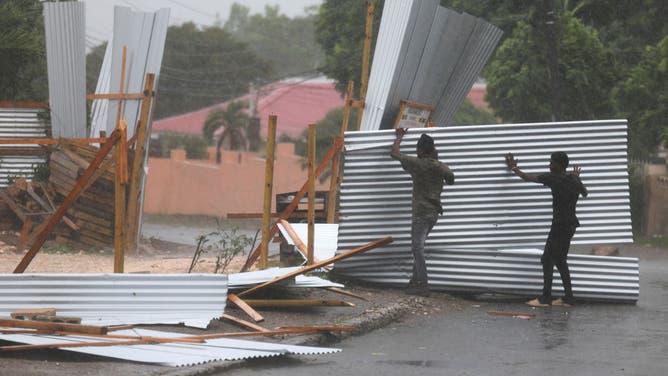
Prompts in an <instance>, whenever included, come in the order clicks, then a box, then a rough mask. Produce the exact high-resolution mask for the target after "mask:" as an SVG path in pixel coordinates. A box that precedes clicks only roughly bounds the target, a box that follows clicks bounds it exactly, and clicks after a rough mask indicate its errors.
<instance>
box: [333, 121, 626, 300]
mask: <svg viewBox="0 0 668 376" xmlns="http://www.w3.org/2000/svg"><path fill="white" fill-rule="evenodd" d="M422 132H425V133H428V134H430V135H431V136H432V137H434V140H435V144H436V148H437V149H438V151H439V153H440V160H441V161H443V162H445V163H447V164H448V165H450V167H451V168H452V169H453V171H454V173H455V176H456V179H455V185H453V186H446V187H445V189H444V192H443V196H442V199H443V202H444V215H443V216H442V217H441V218H439V221H438V223H437V224H436V226H435V227H434V229H433V231H432V233H431V234H430V237H429V239H428V241H427V248H428V249H429V250H430V253H429V255H428V256H427V257H428V260H429V265H435V264H434V262H436V259H437V258H443V257H446V256H447V255H448V253H447V252H446V251H448V252H449V251H457V252H462V251H464V250H470V252H473V253H475V252H480V251H481V250H498V249H508V248H512V249H526V248H542V247H543V245H544V242H545V239H546V237H547V232H548V230H549V227H550V223H551V214H552V208H551V195H550V191H549V189H548V188H546V187H543V186H541V185H539V184H534V183H527V182H523V181H522V180H521V179H519V178H518V177H516V176H514V174H512V173H511V172H510V171H508V170H507V169H506V167H505V162H504V154H505V153H507V152H512V153H514V154H515V155H516V157H517V159H518V160H519V161H520V166H521V167H522V169H523V170H524V171H526V172H528V173H541V172H546V171H548V161H549V156H550V154H551V153H552V152H554V151H557V150H562V151H565V152H567V153H568V154H569V156H570V158H571V163H572V164H573V165H575V164H577V165H580V166H581V167H582V171H583V172H582V175H581V178H582V181H583V182H584V184H585V185H587V187H588V189H589V197H587V198H586V199H581V200H580V202H579V204H578V208H577V210H578V217H579V218H580V222H581V227H580V228H578V230H577V232H576V234H575V237H574V238H573V244H608V243H627V242H632V241H633V237H632V232H631V215H630V206H629V189H628V172H627V157H626V145H627V125H626V120H607V121H584V122H562V123H533V124H506V125H501V124H500V125H483V126H462V127H446V128H426V129H416V130H411V131H409V133H408V134H407V135H406V137H405V138H404V141H403V143H402V152H403V153H407V154H413V155H414V153H415V144H416V142H417V139H418V138H419V136H420V134H421V133H422ZM393 140H394V131H380V132H349V133H347V134H346V153H345V166H344V172H345V174H344V181H343V184H342V186H341V194H340V201H341V206H340V207H341V209H340V216H341V217H340V218H341V220H340V224H339V243H338V252H343V251H344V250H346V249H351V248H353V247H355V246H358V245H359V244H364V243H366V242H369V241H372V240H373V239H377V238H378V237H382V236H388V235H390V236H392V237H393V238H394V239H395V240H394V243H392V244H390V245H388V246H386V247H383V248H381V249H376V250H372V251H370V252H367V253H365V254H363V255H359V256H356V257H354V258H350V259H348V260H344V261H342V262H340V263H337V264H336V269H335V270H337V271H338V272H340V273H343V274H348V273H353V274H355V276H357V277H359V278H362V279H367V275H369V273H384V274H383V275H384V278H386V279H387V281H388V282H396V281H397V278H399V279H401V280H403V279H406V280H407V278H406V273H410V269H406V270H404V272H403V274H402V270H403V269H401V268H400V266H401V265H404V264H406V265H410V263H411V262H412V261H411V255H410V251H409V250H410V218H411V189H412V182H411V179H410V176H409V175H408V174H407V173H405V172H404V171H403V170H402V168H401V166H400V164H399V163H398V162H397V161H394V160H392V159H391V158H390V156H389V152H390V145H391V144H392V142H393ZM444 252H446V253H444ZM473 253H472V254H473ZM573 256H575V255H573ZM527 257H534V256H527ZM446 258H447V257H446ZM534 258H535V257H534ZM536 260H537V259H536ZM536 260H534V261H536ZM592 260H593V261H592V263H591V265H589V266H587V267H586V268H585V269H587V268H590V269H591V268H596V270H597V271H595V272H594V271H592V273H601V274H606V275H607V273H608V270H607V269H608V265H607V261H605V260H604V259H600V258H593V259H592ZM598 260H600V262H599V261H598ZM537 262H538V261H536V263H535V265H534V266H535V267H537V266H538V265H539V264H538V263H537ZM635 265H636V266H635V270H636V276H637V261H636V264H635ZM383 266H385V267H383ZM612 269H615V268H612ZM631 269H633V266H632V267H631ZM435 270H436V272H435V274H434V273H432V275H430V282H431V281H432V280H433V281H439V280H447V279H448V275H449V274H448V273H447V272H446V270H447V269H444V270H443V271H444V273H443V275H439V273H440V269H438V268H437V269H435ZM532 270H533V269H532ZM536 270H538V269H536ZM592 270H593V269H592ZM481 272H482V273H488V272H489V273H494V272H493V271H492V270H489V271H487V270H483V271H481ZM534 272H535V270H534ZM609 272H610V276H611V278H610V281H611V282H610V283H611V286H612V285H615V284H617V283H618V282H619V283H623V282H622V281H621V280H619V281H616V280H615V278H613V277H612V276H613V275H614V274H615V272H614V270H610V271H609ZM508 275H512V273H509V274H508ZM582 276H583V275H582V274H578V273H575V275H574V286H582V285H583V284H584V283H585V282H583V281H581V280H580V278H582ZM368 278H372V277H368ZM373 278H374V279H375V278H376V277H373ZM624 283H625V282H624ZM435 286H436V288H443V289H445V290H449V289H450V288H451V286H448V285H447V284H442V285H439V284H436V285H435ZM467 286H469V287H471V288H476V289H478V288H479V286H478V285H476V284H474V283H471V284H469V285H467ZM490 286H492V285H490ZM538 286H540V284H538ZM535 288H536V286H532V287H531V289H532V291H533V290H535ZM517 292H518V293H524V292H526V291H517ZM577 293H578V291H577V289H576V295H577ZM587 294H589V293H587ZM593 295H595V294H594V293H592V294H589V295H587V296H588V297H589V296H592V297H593ZM636 295H637V293H636ZM601 298H605V299H608V298H609V296H608V294H602V295H601ZM620 298H621V297H620Z"/></svg>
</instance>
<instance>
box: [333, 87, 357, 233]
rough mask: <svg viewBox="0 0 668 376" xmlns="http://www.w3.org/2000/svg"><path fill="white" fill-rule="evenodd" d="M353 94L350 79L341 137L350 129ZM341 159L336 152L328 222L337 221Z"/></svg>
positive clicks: (339, 154)
mask: <svg viewBox="0 0 668 376" xmlns="http://www.w3.org/2000/svg"><path fill="white" fill-rule="evenodd" d="M352 95H353V81H352V80H350V81H348V88H347V89H346V99H345V102H346V104H345V107H344V108H343V120H342V121H341V138H344V136H345V133H346V131H347V130H348V118H349V117H350V104H351V101H352ZM340 160H341V153H340V152H339V153H336V155H335V156H334V158H332V169H331V173H330V177H329V196H328V197H327V198H328V202H327V223H334V222H335V221H336V217H337V216H336V198H337V196H338V192H339V185H340V184H341V179H340V178H339V162H340Z"/></svg>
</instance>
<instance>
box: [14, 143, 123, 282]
mask: <svg viewBox="0 0 668 376" xmlns="http://www.w3.org/2000/svg"><path fill="white" fill-rule="evenodd" d="M119 137H120V131H118V130H115V131H114V132H113V133H112V134H111V136H109V139H108V140H107V141H105V143H104V146H103V147H102V148H100V151H99V152H98V153H97V155H96V156H95V158H94V159H93V161H92V162H91V163H90V165H89V166H88V168H87V169H86V171H84V173H83V175H81V178H80V179H79V181H77V183H76V184H75V185H74V187H72V190H71V191H70V193H69V194H68V195H67V197H66V198H65V200H64V201H63V203H62V204H60V207H58V210H56V211H55V213H53V215H52V216H51V218H50V219H49V221H48V222H45V225H43V226H44V228H42V230H41V232H40V233H39V235H38V236H37V239H36V240H35V242H34V243H33V245H32V246H31V247H30V249H29V250H28V253H26V254H25V256H23V259H22V260H21V262H19V264H18V265H17V266H16V268H15V269H14V273H23V272H24V271H25V270H26V268H27V267H28V265H30V261H32V259H33V258H35V255H36V254H37V252H38V251H39V249H40V248H42V245H44V242H45V241H46V238H47V237H48V236H49V233H50V232H51V231H52V230H53V228H54V227H56V224H58V222H60V220H61V219H62V218H63V215H65V212H66V211H67V209H68V208H69V206H70V205H71V204H72V202H74V200H76V198H77V197H78V196H79V194H80V193H81V192H82V191H83V188H84V186H85V185H86V183H87V182H88V180H89V179H90V178H91V177H92V175H93V172H95V170H96V169H97V168H98V167H99V166H100V164H101V163H102V161H103V160H104V158H105V157H106V156H107V154H109V151H110V150H111V148H112V147H113V146H114V145H115V144H116V141H118V139H119Z"/></svg>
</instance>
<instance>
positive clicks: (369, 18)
mask: <svg viewBox="0 0 668 376" xmlns="http://www.w3.org/2000/svg"><path fill="white" fill-rule="evenodd" d="M375 7H376V2H375V1H374V0H367V2H366V28H365V30H364V49H363V51H362V79H361V81H360V101H361V102H362V103H364V102H365V101H366V89H367V87H368V85H369V58H370V57H371V37H372V34H373V12H374V9H375ZM363 113H364V107H361V108H360V109H359V111H358V113H357V130H360V127H361V125H362V114H363Z"/></svg>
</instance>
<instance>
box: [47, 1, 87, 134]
mask: <svg viewBox="0 0 668 376" xmlns="http://www.w3.org/2000/svg"><path fill="white" fill-rule="evenodd" d="M43 6H44V29H45V31H46V59H47V69H48V74H49V103H50V107H51V126H52V128H53V136H54V137H86V19H85V8H84V7H85V4H84V3H83V2H78V1H69V2H57V3H54V2H44V3H43Z"/></svg>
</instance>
